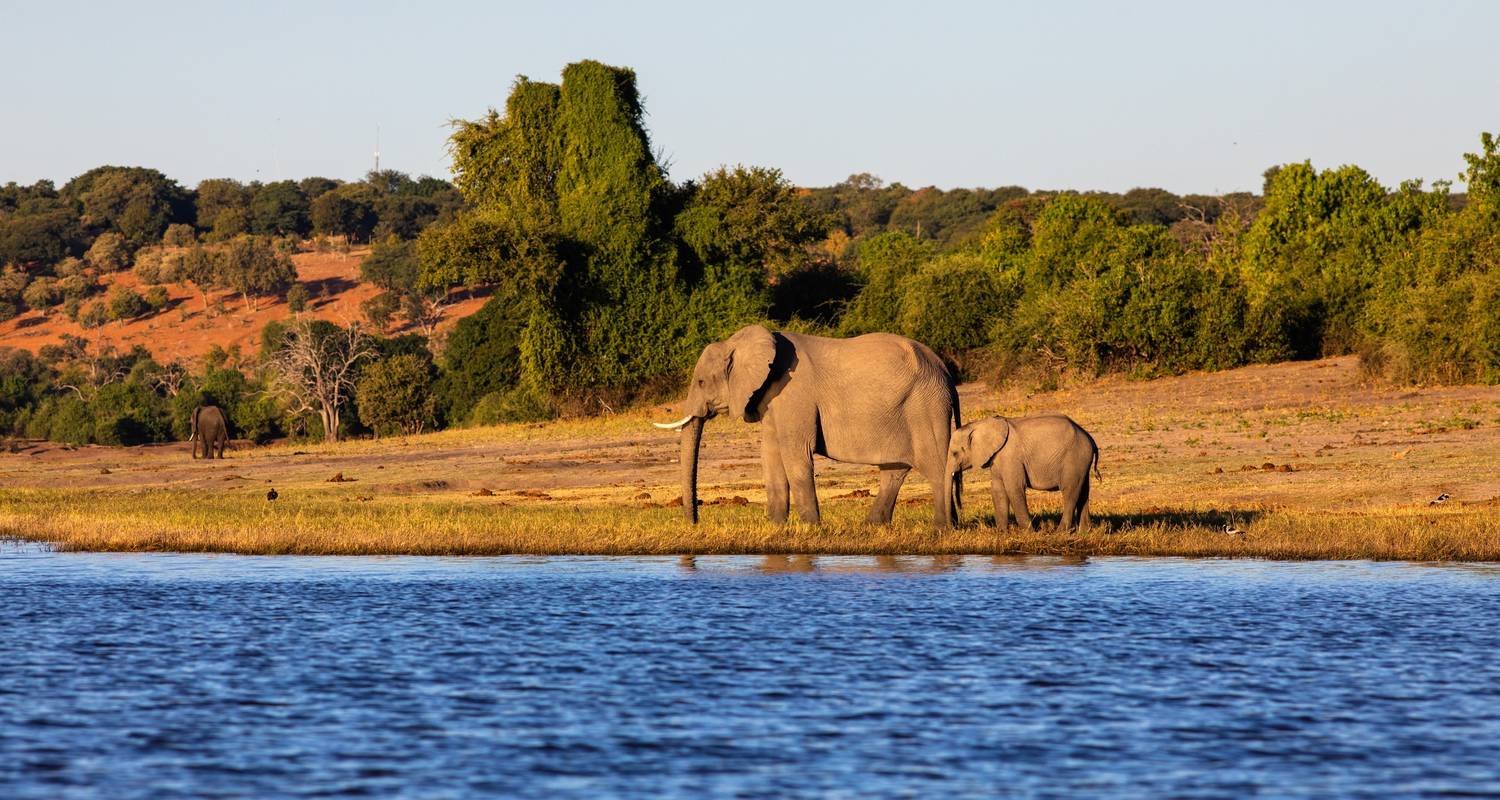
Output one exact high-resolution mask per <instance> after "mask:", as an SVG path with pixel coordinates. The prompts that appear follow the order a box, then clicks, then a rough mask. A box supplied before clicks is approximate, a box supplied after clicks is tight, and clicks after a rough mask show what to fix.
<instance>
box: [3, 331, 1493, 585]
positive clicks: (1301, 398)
mask: <svg viewBox="0 0 1500 800" xmlns="http://www.w3.org/2000/svg"><path fill="white" fill-rule="evenodd" d="M962 396H963V409H964V418H965V419H966V420H968V419H974V418H977V417H979V416H982V415H985V414H990V413H997V412H998V413H1006V414H1025V413H1037V412H1041V411H1062V412H1064V413H1068V414H1070V415H1072V416H1073V417H1074V418H1075V419H1077V420H1078V421H1079V422H1080V423H1082V424H1083V425H1084V426H1085V427H1087V428H1088V429H1089V430H1090V431H1091V432H1092V433H1093V434H1094V436H1095V438H1096V440H1098V442H1099V445H1100V448H1101V458H1100V468H1101V470H1102V471H1103V480H1102V481H1100V482H1099V483H1097V484H1096V485H1095V488H1094V503H1093V514H1094V520H1095V523H1096V525H1095V526H1094V527H1093V528H1092V529H1091V530H1089V531H1087V532H1085V533H1082V534H1073V535H1067V534H1061V533H1056V532H1051V531H1049V530H1048V528H1050V523H1051V522H1052V521H1055V518H1056V517H1055V512H1056V508H1057V495H1056V494H1048V493H1033V494H1032V500H1033V509H1034V510H1039V511H1040V512H1041V514H1042V519H1043V531H1042V532H1040V533H1035V534H1033V533H1023V532H1021V531H1019V530H1018V529H1016V528H1014V527H1012V528H1010V529H1009V530H1008V531H1005V532H998V531H996V530H995V529H993V528H991V527H989V523H990V522H991V521H992V508H991V506H990V501H989V496H988V481H987V480H986V479H985V478H986V476H984V475H979V474H975V473H970V477H969V480H968V481H967V492H966V495H965V506H966V522H967V525H966V526H965V527H961V528H959V529H958V530H955V531H952V532H946V533H939V532H936V531H934V530H933V529H932V528H931V525H930V523H929V519H930V514H931V509H930V498H931V495H930V491H929V489H928V487H927V486H926V484H925V482H923V481H921V480H920V479H919V478H916V476H915V475H914V476H913V478H912V480H910V481H909V482H908V484H907V486H906V488H905V489H904V490H903V492H902V500H901V505H900V506H899V507H898V509H897V520H896V524H894V525H893V526H891V527H888V528H872V527H869V526H866V525H864V524H862V523H861V521H860V520H861V519H862V518H863V516H864V513H865V511H866V510H867V507H868V505H869V503H870V502H871V498H870V497H868V496H866V495H867V494H873V492H874V490H875V488H876V484H877V479H876V472H875V470H874V469H873V468H870V467H863V466H853V465H843V464H835V463H832V462H828V461H826V460H822V459H819V462H818V465H817V469H818V481H819V496H820V499H821V502H822V507H823V512H824V517H825V524H824V525H822V526H821V527H816V528H814V527H807V526H802V525H791V526H788V527H785V528H781V527H776V526H772V525H770V524H768V523H767V522H766V521H765V509H764V491H763V489H762V487H761V480H760V462H759V447H758V435H759V431H758V430H757V429H756V428H754V427H753V426H749V425H743V424H740V423H735V422H732V421H728V420H714V421H712V422H710V423H709V425H708V428H707V430H706V432H705V434H704V447H703V463H702V469H701V477H700V485H701V491H700V494H701V496H702V498H703V499H704V501H705V502H706V504H707V505H706V506H705V507H704V508H703V509H702V512H701V518H702V524H701V525H699V526H697V527H692V526H689V525H687V524H686V523H684V522H683V521H682V515H681V508H680V507H672V503H673V501H675V500H676V498H677V497H678V491H677V465H676V464H675V463H673V461H674V459H675V457H676V452H677V438H676V436H675V435H674V434H671V433H662V432H658V431H655V430H654V429H651V428H650V426H649V425H647V422H648V421H649V420H650V419H652V418H658V419H671V418H675V416H677V415H676V414H674V413H672V412H673V411H674V410H675V409H672V408H655V409H640V410H633V411H630V412H625V413H621V414H616V415H612V416H609V417H603V418H599V419H592V420H570V421H560V422H556V423H547V424H541V425H512V426H500V427H495V428H481V429H468V430H457V431H445V432H441V433H436V434H430V435H425V436H416V437H404V438H393V439H385V440H380V441H355V442H348V443H342V444H338V445H278V446H274V447H264V448H250V447H241V448H238V449H235V450H232V451H231V452H230V453H229V458H227V459H225V460H223V461H214V462H208V461H192V460H191V459H190V458H189V457H188V451H187V447H186V445H183V444H176V445H166V446H159V447H141V448H128V449H121V448H103V447H87V448H79V449H68V448H64V447H62V446H59V445H55V444H51V443H37V442H26V443H13V444H12V446H11V448H9V449H10V450H11V451H12V452H8V453H0V536H3V537H10V538H19V539H28V540H35V541H46V542H51V543H53V545H54V546H56V547H58V548H61V549H69V550H117V551H127V550H142V551H193V552H236V553H257V554H274V553H297V554H403V553H405V554H432V555H481V554H483V555H494V554H506V553H530V554H565V553H574V554H620V555H623V554H642V555H644V554H727V553H746V554H764V553H829V554H848V555H901V554H910V555H945V554H961V553H972V554H1051V555H1071V556H1090V555H1183V556H1226V557H1263V558H1282V559H1316V558H1330V559H1402V560H1455V561H1491V560H1500V476H1497V474H1496V472H1495V470H1494V468H1493V464H1492V462H1493V457H1494V454H1495V453H1497V452H1500V390H1496V389H1495V388H1493V387H1442V388H1436V389H1407V388H1399V389H1398V388H1381V387H1372V386H1367V385H1365V384H1364V383H1362V382H1361V381H1360V378H1359V374H1358V367H1357V364H1356V362H1355V361H1354V360H1353V359H1352V358H1339V359H1326V360H1323V361H1316V362H1303V363H1297V364H1281V365H1272V366H1262V367H1250V368H1245V369H1240V370H1232V371H1228V372H1222V373H1213V374H1197V375H1188V376H1182V377H1176V378H1166V379H1161V380H1155V381H1125V380H1121V379H1106V380H1104V381H1100V382H1097V383H1095V384H1091V385H1088V386H1084V387H1077V388H1072V389H1068V390H1063V391H1058V392H1050V393H1040V394H1030V395H1028V394H1027V393H1025V392H1023V391H1020V390H1015V389H1012V390H1005V391H1000V392H995V391H991V390H990V389H988V388H987V387H984V386H982V385H978V384H971V385H967V386H965V387H964V389H963V392H962ZM271 489H275V490H276V493H277V499H276V500H274V501H269V500H267V499H266V494H267V492H268V491H269V490H271ZM1441 494H1447V495H1450V497H1451V499H1449V500H1447V501H1446V502H1444V503H1442V504H1440V505H1436V506H1432V505H1429V504H1428V503H1429V502H1430V500H1432V499H1434V498H1436V497H1437V496H1439V495H1441ZM1226 523H1227V524H1230V525H1231V526H1233V527H1234V528H1237V529H1239V530H1241V531H1243V535H1242V536H1231V535H1227V534H1225V533H1224V532H1223V526H1224V525H1225V524H1226Z"/></svg>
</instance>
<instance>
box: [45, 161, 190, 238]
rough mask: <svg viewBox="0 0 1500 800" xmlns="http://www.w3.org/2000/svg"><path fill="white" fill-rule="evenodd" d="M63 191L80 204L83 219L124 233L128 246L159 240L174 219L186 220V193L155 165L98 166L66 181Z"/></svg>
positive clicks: (188, 199) (187, 211) (187, 197)
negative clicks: (147, 166)
mask: <svg viewBox="0 0 1500 800" xmlns="http://www.w3.org/2000/svg"><path fill="white" fill-rule="evenodd" d="M62 193H63V195H64V196H66V197H69V198H72V199H76V201H77V202H78V203H80V204H81V205H82V208H83V215H84V218H85V220H86V221H87V222H88V223H89V224H90V225H94V226H98V227H107V228H108V229H110V230H112V231H115V232H118V233H120V234H121V235H123V236H124V237H125V239H126V240H127V241H128V242H129V244H130V245H131V247H141V246H144V245H147V244H151V243H153V242H157V241H160V240H161V236H162V232H163V231H165V230H166V229H167V225H169V224H171V223H173V222H189V221H191V219H190V218H191V214H192V201H191V198H190V197H189V195H188V193H187V192H185V191H183V189H182V187H180V186H178V185H177V182H176V181H173V180H171V179H169V178H167V177H166V176H165V175H163V174H161V173H160V172H158V171H157V170H154V169H146V168H143V167H98V168H96V169H92V170H89V171H88V172H85V173H84V174H82V175H80V176H78V177H76V178H74V179H73V180H71V181H69V182H68V184H67V185H66V186H64V187H63V192H62Z"/></svg>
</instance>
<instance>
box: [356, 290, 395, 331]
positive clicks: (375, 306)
mask: <svg viewBox="0 0 1500 800" xmlns="http://www.w3.org/2000/svg"><path fill="white" fill-rule="evenodd" d="M400 304H401V301H400V299H399V298H398V297H397V296H396V295H395V294H393V293H391V292H381V293H380V294H377V295H375V296H374V297H371V298H370V299H368V300H366V301H364V302H363V303H360V304H359V309H360V311H363V312H364V315H365V319H367V320H369V321H370V324H371V325H373V326H374V327H375V329H376V330H378V331H383V330H385V329H386V328H388V327H390V324H391V318H392V317H393V316H395V314H396V309H397V308H399V307H400Z"/></svg>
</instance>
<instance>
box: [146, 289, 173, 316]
mask: <svg viewBox="0 0 1500 800" xmlns="http://www.w3.org/2000/svg"><path fill="white" fill-rule="evenodd" d="M145 300H146V307H147V308H148V309H150V310H151V311H152V312H157V311H161V310H162V309H164V308H166V307H167V303H168V302H169V301H170V300H171V298H170V297H168V295H167V287H165V286H153V287H151V288H150V289H148V290H146V296H145Z"/></svg>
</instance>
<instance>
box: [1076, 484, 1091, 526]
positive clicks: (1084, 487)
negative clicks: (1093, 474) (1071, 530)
mask: <svg viewBox="0 0 1500 800" xmlns="http://www.w3.org/2000/svg"><path fill="white" fill-rule="evenodd" d="M1074 508H1077V509H1078V527H1080V528H1087V527H1088V526H1089V477H1088V475H1087V474H1084V476H1083V483H1082V484H1081V485H1080V486H1079V487H1078V501H1077V503H1076V504H1075V505H1074Z"/></svg>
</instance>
